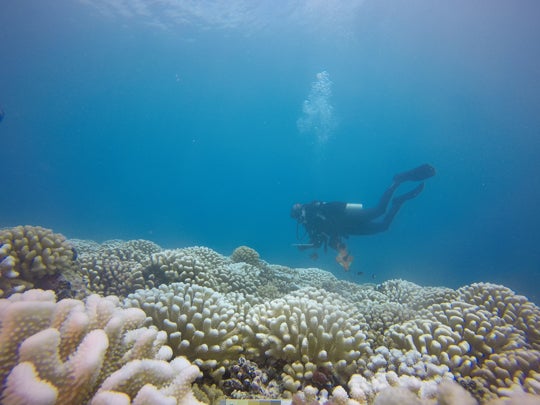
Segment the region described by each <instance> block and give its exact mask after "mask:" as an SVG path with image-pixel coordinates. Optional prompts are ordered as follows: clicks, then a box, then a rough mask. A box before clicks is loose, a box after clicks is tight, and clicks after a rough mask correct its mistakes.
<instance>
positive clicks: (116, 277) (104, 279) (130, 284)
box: [79, 256, 146, 297]
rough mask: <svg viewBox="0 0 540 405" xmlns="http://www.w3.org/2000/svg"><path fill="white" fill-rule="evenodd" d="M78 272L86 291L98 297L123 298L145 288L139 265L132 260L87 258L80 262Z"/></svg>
mask: <svg viewBox="0 0 540 405" xmlns="http://www.w3.org/2000/svg"><path fill="white" fill-rule="evenodd" d="M79 272H80V274H81V275H82V280H83V282H84V283H85V285H86V288H87V289H88V291H90V292H92V293H97V294H100V295H117V296H120V297H125V296H127V295H128V294H129V293H132V292H134V291H135V290H138V289H140V288H145V286H146V282H145V280H144V276H143V271H142V266H141V264H140V263H137V262H135V261H132V260H126V261H122V260H119V259H114V258H109V259H100V258H99V256H98V258H96V259H92V258H90V257H88V258H86V259H85V260H81V265H80V269H79Z"/></svg>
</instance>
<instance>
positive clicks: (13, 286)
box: [0, 225, 74, 297]
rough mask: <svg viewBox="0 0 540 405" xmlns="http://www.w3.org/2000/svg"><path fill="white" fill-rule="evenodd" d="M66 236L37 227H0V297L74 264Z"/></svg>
mask: <svg viewBox="0 0 540 405" xmlns="http://www.w3.org/2000/svg"><path fill="white" fill-rule="evenodd" d="M73 261H74V252H73V250H72V247H71V245H70V244H69V243H68V242H67V241H66V238H65V237H64V236H63V235H61V234H58V233H54V232H53V231H52V230H50V229H45V228H42V227H40V226H30V225H25V226H17V227H14V228H10V229H2V230H0V297H8V296H9V295H11V294H13V293H15V292H22V291H24V290H26V289H29V288H32V287H34V285H35V284H36V283H37V282H39V281H40V280H41V279H43V278H45V277H46V276H55V275H59V274H61V273H62V272H64V271H67V270H70V269H72V268H73V267H74V262H73Z"/></svg>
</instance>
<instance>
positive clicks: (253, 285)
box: [0, 226, 540, 405]
mask: <svg viewBox="0 0 540 405" xmlns="http://www.w3.org/2000/svg"><path fill="white" fill-rule="evenodd" d="M0 373H1V378H2V379H1V386H0V395H1V401H0V402H1V403H2V404H33V405H34V404H85V403H89V404H220V403H227V404H240V403H244V404H248V403H249V404H255V403H261V404H263V403H264V404H280V403H289V404H291V403H292V404H350V405H352V404H377V405H380V404H456V405H462V404H464V405H468V404H471V405H472V404H476V403H491V404H509V403H513V404H518V403H524V404H534V403H539V401H540V399H539V397H538V396H537V395H539V394H540V309H539V308H538V307H537V306H536V305H534V304H533V303H532V302H530V301H528V300H527V299H526V298H525V297H523V296H520V295H517V294H515V293H514V292H513V291H511V290H510V289H508V288H506V287H503V286H500V285H494V284H488V283H477V284H472V285H467V286H464V287H461V288H459V289H458V290H452V289H449V288H433V287H420V286H418V285H415V284H413V283H410V282H407V281H403V280H390V281H386V282H384V283H382V284H379V285H374V284H364V285H361V284H354V283H350V282H346V281H343V280H339V279H337V278H336V277H334V276H333V275H332V274H331V273H329V272H326V271H323V270H320V269H315V268H307V269H292V268H288V267H285V266H279V265H273V264H269V263H266V262H265V261H264V260H262V259H261V258H260V257H259V254H258V253H257V252H256V251H255V250H253V249H251V248H249V247H246V246H241V247H239V248H237V249H236V250H235V251H234V252H233V253H232V255H231V256H230V257H227V256H223V255H221V254H219V253H217V252H215V251H213V250H211V249H209V248H206V247H189V248H181V249H173V250H167V249H162V248H161V247H159V246H158V245H156V244H155V243H152V242H150V241H144V240H133V241H127V242H124V241H117V240H115V241H107V242H104V243H102V244H98V243H95V242H90V241H82V240H66V238H64V237H63V236H62V235H60V234H58V233H54V232H53V231H51V230H49V229H44V228H41V227H36V226H18V227H15V228H11V229H3V230H0ZM246 399H251V401H245V402H242V401H244V400H246ZM255 400H256V401H259V402H254V401H255Z"/></svg>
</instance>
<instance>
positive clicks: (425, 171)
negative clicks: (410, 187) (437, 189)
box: [394, 163, 435, 183]
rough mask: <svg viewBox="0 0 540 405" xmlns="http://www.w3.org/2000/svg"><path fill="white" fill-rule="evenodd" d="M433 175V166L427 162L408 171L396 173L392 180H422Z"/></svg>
mask: <svg viewBox="0 0 540 405" xmlns="http://www.w3.org/2000/svg"><path fill="white" fill-rule="evenodd" d="M433 176H435V168H434V167H433V166H431V165H430V164H428V163H425V164H423V165H421V166H418V167H415V168H414V169H411V170H409V171H406V172H403V173H398V174H396V175H395V176H394V182H396V183H403V182H404V181H422V180H426V179H429V178H430V177H433Z"/></svg>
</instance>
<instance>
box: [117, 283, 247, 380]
mask: <svg viewBox="0 0 540 405" xmlns="http://www.w3.org/2000/svg"><path fill="white" fill-rule="evenodd" d="M125 304H126V305H128V306H132V307H138V308H141V309H142V310H144V312H145V313H146V315H147V316H148V322H151V323H152V324H154V325H157V326H158V327H159V328H160V329H161V330H163V331H166V332H167V335H168V342H169V345H170V346H171V347H172V348H173V352H174V354H175V355H184V356H186V357H187V358H188V359H189V360H191V361H193V362H195V364H197V365H198V366H200V367H201V368H203V369H205V370H213V371H214V374H215V375H216V376H218V375H219V374H220V373H221V374H222V373H223V372H224V371H225V368H224V367H225V366H227V365H228V364H229V362H230V361H231V360H235V359H237V358H238V356H239V353H240V352H241V351H242V347H241V345H240V341H241V339H240V336H239V335H238V333H239V331H240V328H239V326H240V325H241V322H242V317H243V316H242V311H241V309H240V308H239V306H240V305H241V303H236V304H233V303H232V302H230V301H229V300H228V299H227V298H226V297H225V296H223V295H222V294H220V293H218V292H216V291H214V290H212V289H209V288H205V287H200V286H191V285H188V284H184V283H173V284H171V285H168V286H166V285H161V286H160V288H159V289H158V288H153V289H151V290H138V291H137V292H136V293H134V294H131V295H129V297H128V298H127V299H126V302H125Z"/></svg>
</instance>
